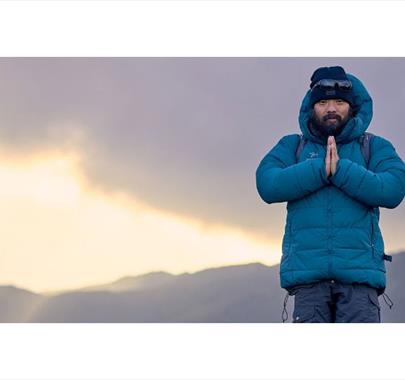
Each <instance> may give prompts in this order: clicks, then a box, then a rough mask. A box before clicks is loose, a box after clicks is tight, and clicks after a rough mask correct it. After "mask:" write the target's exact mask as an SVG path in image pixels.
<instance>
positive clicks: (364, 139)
mask: <svg viewBox="0 0 405 380" xmlns="http://www.w3.org/2000/svg"><path fill="white" fill-rule="evenodd" d="M373 137H374V135H373V134H372V133H370V132H364V133H363V134H362V135H361V136H360V137H359V143H360V149H361V153H362V154H363V157H364V161H366V168H368V163H369V162H370V146H371V140H372V139H373Z"/></svg>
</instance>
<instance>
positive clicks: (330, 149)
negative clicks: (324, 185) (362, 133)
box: [325, 136, 339, 177]
mask: <svg viewBox="0 0 405 380" xmlns="http://www.w3.org/2000/svg"><path fill="white" fill-rule="evenodd" d="M338 161H339V156H338V153H337V147H336V141H335V138H334V137H333V136H329V137H328V146H327V149H326V157H325V166H326V167H325V169H326V176H327V177H329V176H330V175H334V174H335V172H336V165H337V162H338Z"/></svg>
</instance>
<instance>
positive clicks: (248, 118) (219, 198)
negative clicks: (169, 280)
mask: <svg viewBox="0 0 405 380" xmlns="http://www.w3.org/2000/svg"><path fill="white" fill-rule="evenodd" d="M335 64H339V65H342V66H344V67H345V68H346V70H347V71H348V72H351V73H353V74H355V75H356V76H358V77H359V78H360V79H362V80H363V81H364V83H365V85H366V86H367V88H368V89H369V90H370V93H371V95H372V96H373V99H374V104H375V116H374V122H373V123H372V126H371V128H370V131H371V132H373V133H376V134H380V135H382V136H384V137H386V138H388V139H389V140H391V141H392V142H393V144H394V146H395V147H396V148H397V151H398V153H399V154H400V155H402V157H403V156H404V155H405V139H404V137H405V132H404V129H403V128H402V123H401V122H400V121H401V107H400V105H401V104H402V103H403V102H404V101H405V92H404V91H403V90H402V89H403V88H405V83H404V82H405V77H404V76H403V75H401V73H402V70H403V64H404V60H403V59H401V58H398V59H387V58H373V59H370V58H338V59H333V58H89V59H87V58H30V59H27V58H2V59H0V81H1V89H0V118H1V125H2V128H1V133H0V138H1V140H2V143H3V144H6V145H8V146H9V147H11V149H13V150H15V151H18V152H22V153H23V152H25V151H26V150H27V149H28V150H30V149H32V150H35V149H37V150H38V149H39V150H40V149H45V148H50V147H55V146H58V147H64V146H70V147H72V146H75V147H76V148H77V149H79V150H80V152H81V155H82V157H83V163H82V164H83V167H84V170H85V173H86V176H87V177H88V179H89V180H90V181H92V182H93V184H94V186H97V187H100V188H101V189H103V190H106V191H117V190H118V191H122V192H126V193H127V194H128V195H131V194H132V195H133V196H134V197H137V198H139V199H141V200H142V201H144V202H146V203H147V204H149V205H151V206H153V207H157V208H159V209H161V210H165V211H169V212H175V213H177V214H180V215H183V216H185V217H187V216H192V217H194V218H198V219H200V220H202V221H204V222H206V223H215V224H224V225H230V226H235V227H237V228H243V229H246V230H247V231H249V232H251V233H257V234H262V235H264V234H267V235H268V236H272V237H276V236H277V237H279V238H280V235H281V234H282V232H283V218H284V214H285V204H282V205H280V204H279V205H271V206H268V205H266V204H264V203H263V202H262V201H261V200H260V199H259V197H258V195H257V193H256V188H255V177H254V175H255V170H256V167H257V165H258V163H259V161H260V159H261V158H262V157H263V156H264V154H265V153H266V152H267V151H268V150H269V149H270V148H271V147H272V146H273V145H274V144H275V143H276V142H277V141H278V140H279V139H280V138H281V137H282V136H283V135H285V134H289V133H295V132H296V133H298V132H299V130H298V122H297V117H298V110H299V106H300V102H301V99H302V97H303V95H304V93H305V91H306V90H307V87H308V85H309V78H310V75H311V74H312V72H313V71H314V70H315V69H316V68H317V67H319V66H323V65H335ZM404 214H405V212H404V211H403V207H402V208H401V209H400V212H399V216H398V214H397V217H396V218H397V219H398V218H399V219H401V220H402V221H403V218H404V216H405V215H404ZM387 218H389V214H387ZM387 226H390V223H389V219H388V220H387ZM394 243H395V242H394V241H393V240H392V241H391V244H394Z"/></svg>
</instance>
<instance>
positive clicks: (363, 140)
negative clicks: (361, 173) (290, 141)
mask: <svg viewBox="0 0 405 380" xmlns="http://www.w3.org/2000/svg"><path fill="white" fill-rule="evenodd" d="M299 136H300V141H299V143H298V146H297V150H296V151H295V158H296V161H297V162H298V159H299V157H300V154H301V152H302V150H303V149H304V145H305V143H306V142H307V139H306V138H305V137H304V135H303V134H302V133H301V134H300V135H299ZM373 137H374V135H373V134H372V133H370V132H364V133H363V134H362V135H361V136H360V137H359V139H358V142H359V144H360V148H361V153H362V154H363V157H364V160H365V161H366V168H367V169H368V163H369V162H370V144H371V140H372V138H373Z"/></svg>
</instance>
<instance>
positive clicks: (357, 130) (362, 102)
mask: <svg viewBox="0 0 405 380" xmlns="http://www.w3.org/2000/svg"><path fill="white" fill-rule="evenodd" d="M347 77H348V79H350V81H351V82H352V85H353V102H354V107H353V108H354V111H355V112H354V115H353V116H352V117H351V118H350V119H349V121H348V122H347V124H346V125H345V127H344V128H343V130H342V132H341V133H340V134H339V135H338V136H336V137H335V139H336V142H343V143H347V142H349V141H351V140H354V139H356V138H358V137H359V136H361V135H362V134H363V133H364V132H365V131H366V130H367V128H368V126H369V125H370V122H371V119H372V118H373V100H372V99H371V97H370V95H369V93H368V92H367V90H366V88H365V87H364V85H363V83H362V82H361V81H360V80H359V79H358V78H356V77H355V76H354V75H352V74H347ZM310 95H311V90H308V91H307V93H306V95H305V97H304V99H303V100H302V104H301V108H300V113H299V117H298V121H299V124H300V128H301V131H302V133H303V135H304V136H305V137H306V138H307V139H309V140H312V141H316V142H318V143H321V144H324V143H325V141H324V140H322V138H321V137H318V136H314V135H313V134H312V133H311V132H310V130H309V127H308V121H309V120H310V118H311V113H312V107H311V106H310Z"/></svg>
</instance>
